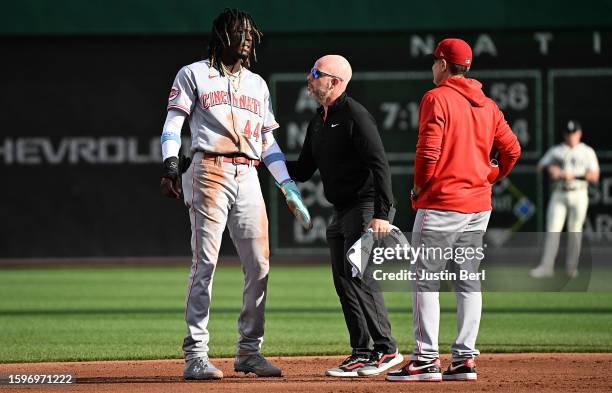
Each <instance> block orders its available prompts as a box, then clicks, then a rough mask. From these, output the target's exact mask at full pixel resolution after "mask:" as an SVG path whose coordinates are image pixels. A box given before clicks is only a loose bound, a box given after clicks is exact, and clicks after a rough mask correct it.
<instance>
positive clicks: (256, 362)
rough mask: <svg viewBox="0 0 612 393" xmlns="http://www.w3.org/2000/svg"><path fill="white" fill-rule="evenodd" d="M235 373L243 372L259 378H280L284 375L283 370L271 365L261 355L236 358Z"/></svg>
mask: <svg viewBox="0 0 612 393" xmlns="http://www.w3.org/2000/svg"><path fill="white" fill-rule="evenodd" d="M234 371H236V372H238V371H242V372H243V373H245V374H248V373H253V374H256V375H257V376H258V377H280V376H282V375H283V370H281V369H280V368H278V367H276V366H275V365H273V364H272V363H270V362H269V361H268V360H267V359H266V358H265V357H263V355H262V354H260V353H256V354H254V355H246V356H236V359H235V360H234Z"/></svg>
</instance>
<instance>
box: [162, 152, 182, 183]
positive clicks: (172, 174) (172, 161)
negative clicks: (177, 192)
mask: <svg viewBox="0 0 612 393" xmlns="http://www.w3.org/2000/svg"><path fill="white" fill-rule="evenodd" d="M162 177H167V178H168V179H171V180H172V181H176V179H178V177H179V159H178V157H168V158H166V159H165V160H164V173H163V175H162Z"/></svg>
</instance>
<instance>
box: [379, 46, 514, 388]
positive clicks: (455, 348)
mask: <svg viewBox="0 0 612 393" xmlns="http://www.w3.org/2000/svg"><path fill="white" fill-rule="evenodd" d="M433 57H434V64H433V66H432V71H433V82H434V84H435V85H436V87H435V88H433V89H431V90H429V91H428V92H427V93H426V94H425V95H424V96H423V99H422V101H421V106H420V110H419V138H418V142H417V148H416V158H415V166H414V188H413V189H412V191H411V198H412V204H413V207H414V208H415V209H417V213H416V218H415V222H414V227H413V237H412V243H411V244H412V246H413V247H433V249H434V250H435V249H437V248H439V249H440V251H443V252H444V256H443V257H442V256H441V255H439V254H436V253H435V252H434V253H433V254H431V255H433V256H431V255H428V254H425V255H422V254H420V256H419V258H417V259H416V261H414V264H413V265H412V266H413V269H414V270H413V271H415V272H416V276H415V277H416V279H417V281H416V282H414V285H413V287H414V289H413V296H412V303H413V304H412V305H413V325H414V335H415V342H416V346H415V350H414V353H413V355H412V358H411V361H410V362H409V363H408V364H407V365H406V366H404V367H403V368H401V369H399V370H396V371H393V372H391V373H389V374H388V375H387V379H388V380H391V381H440V380H442V379H444V380H476V378H477V374H476V368H475V362H474V359H475V358H476V356H478V355H479V352H478V350H477V349H476V337H477V335H478V328H479V325H480V314H481V309H482V296H481V292H480V280H479V279H475V278H474V277H475V276H469V278H465V276H464V278H462V276H461V274H462V271H463V274H466V275H467V274H470V273H477V272H478V271H479V263H480V260H482V257H483V256H484V255H483V253H482V251H483V248H482V247H483V244H482V237H483V235H484V232H485V230H486V228H487V224H488V222H489V217H490V215H491V183H494V182H495V181H497V180H500V179H502V178H503V177H505V176H506V175H508V173H509V172H510V170H511V169H512V167H514V165H515V163H516V161H517V160H518V158H519V156H520V154H521V148H520V145H519V142H518V140H517V138H516V136H515V135H514V134H513V133H512V130H511V129H510V127H509V126H508V123H507V122H506V120H505V119H504V115H503V114H502V112H501V111H500V110H499V108H498V107H497V105H496V104H495V102H494V101H493V100H491V99H490V98H487V97H486V96H485V95H484V93H483V92H482V85H481V84H480V82H478V81H477V80H475V79H470V78H466V77H465V74H466V73H467V72H468V70H469V69H470V66H471V65H472V50H471V48H470V46H469V45H468V44H467V43H466V42H465V41H463V40H460V39H457V38H449V39H445V40H443V41H441V42H440V43H439V44H438V46H437V47H436V49H435V51H434V53H433ZM493 149H495V150H496V151H497V152H498V161H499V166H498V167H495V168H492V164H491V159H490V155H491V152H492V150H493ZM493 171H494V172H493ZM497 171H498V172H497ZM492 173H493V175H492ZM495 174H496V176H495ZM479 248H480V251H481V253H479V252H478V249H479ZM469 249H472V250H473V251H472V252H471V253H470V252H469V251H468V250H469ZM448 250H451V252H452V254H451V257H450V261H449V263H448V266H447V260H448V259H449V257H448V254H447V253H446V252H447V251H448ZM436 258H437V259H436ZM440 272H447V273H455V274H456V276H450V275H449V276H448V279H449V280H452V281H453V285H454V289H455V294H456V296H457V337H456V339H455V341H454V343H453V344H452V361H451V364H450V365H449V368H448V370H447V371H445V372H444V374H442V373H441V370H440V360H439V352H438V330H439V321H440V303H439V292H438V291H439V288H440V279H445V278H444V276H441V275H439V276H437V277H433V276H432V275H431V273H440ZM477 277H478V276H477ZM480 277H481V276H480ZM480 277H478V278H480Z"/></svg>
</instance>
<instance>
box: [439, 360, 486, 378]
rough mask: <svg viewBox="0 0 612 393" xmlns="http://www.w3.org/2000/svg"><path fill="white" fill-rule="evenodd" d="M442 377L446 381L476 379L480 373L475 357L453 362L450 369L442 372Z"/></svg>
mask: <svg viewBox="0 0 612 393" xmlns="http://www.w3.org/2000/svg"><path fill="white" fill-rule="evenodd" d="M442 379H443V380H445V381H476V380H478V374H477V373H476V361H474V359H473V358H468V359H465V360H460V361H458V362H451V364H450V365H449V366H448V370H446V371H444V374H442Z"/></svg>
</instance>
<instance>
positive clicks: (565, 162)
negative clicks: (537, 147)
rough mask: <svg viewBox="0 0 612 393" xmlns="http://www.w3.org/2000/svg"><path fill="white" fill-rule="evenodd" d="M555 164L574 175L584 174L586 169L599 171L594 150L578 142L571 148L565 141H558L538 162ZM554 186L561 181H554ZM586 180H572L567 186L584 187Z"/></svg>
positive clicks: (542, 164)
mask: <svg viewBox="0 0 612 393" xmlns="http://www.w3.org/2000/svg"><path fill="white" fill-rule="evenodd" d="M551 164H555V165H558V166H560V167H561V169H563V170H564V171H566V172H568V173H571V174H573V175H574V176H582V177H583V176H585V175H586V173H587V172H588V171H599V163H598V162H597V156H596V155H595V151H594V150H593V149H592V148H591V147H589V146H587V145H585V144H584V143H579V144H578V145H576V146H574V147H573V148H572V147H570V146H569V145H567V144H565V143H560V144H558V145H555V146H553V147H551V148H550V149H548V151H547V152H546V154H544V156H543V157H542V158H541V159H540V162H538V165H539V166H548V165H551ZM556 183H557V184H555V188H559V187H561V182H556ZM586 185H587V182H586V180H572V181H571V182H569V183H567V184H566V186H567V187H569V188H586Z"/></svg>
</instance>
